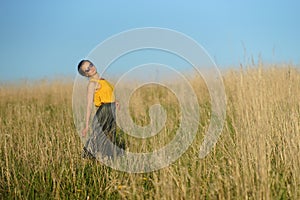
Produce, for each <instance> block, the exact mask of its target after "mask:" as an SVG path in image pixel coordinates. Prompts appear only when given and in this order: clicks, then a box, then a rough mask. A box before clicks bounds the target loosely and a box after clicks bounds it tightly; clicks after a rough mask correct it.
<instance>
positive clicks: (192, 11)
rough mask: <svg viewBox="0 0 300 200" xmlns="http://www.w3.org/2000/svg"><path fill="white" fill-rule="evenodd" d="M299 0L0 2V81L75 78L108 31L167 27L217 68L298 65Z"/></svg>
mask: <svg viewBox="0 0 300 200" xmlns="http://www.w3.org/2000/svg"><path fill="white" fill-rule="evenodd" d="M299 9H300V1H296V0H294V1H291V0H286V1H283V0H282V1H276V0H273V1H259V0H252V1H237V0H233V1H225V0H224V1H222V0H220V1H215V0H213V1H196V0H193V1H179V0H172V1H167V0H165V1H159V0H151V1H150V0H147V1H146V0H130V1H104V0H95V1H83V0H82V1H76V0H73V1H71V0H65V1H58V0H53V1H41V0H39V1H38V0H26V1H17V0H2V1H1V3H0V25H1V31H0V59H1V65H0V81H14V80H18V79H24V78H25V79H39V78H51V77H55V76H68V77H74V76H75V75H76V66H77V63H78V62H79V61H80V60H81V59H82V58H85V57H86V56H87V55H88V54H89V53H90V51H91V50H92V49H93V48H95V47H96V45H98V44H99V43H100V42H102V41H104V40H105V39H107V38H108V37H110V36H112V35H115V34H118V33H120V32H122V31H126V30H129V29H133V28H141V27H162V28H168V29H173V30H176V31H179V32H182V33H184V34H186V35H188V36H190V37H191V38H193V39H194V40H196V41H197V42H198V43H199V44H201V45H202V46H203V47H204V48H205V49H206V50H207V52H208V53H209V54H210V56H211V57H212V58H213V59H214V61H215V62H216V64H217V65H218V66H219V67H220V68H225V67H228V66H232V67H236V66H239V64H240V63H243V64H246V63H247V62H249V60H251V57H253V58H254V59H255V60H257V59H258V58H259V57H260V56H261V58H262V60H263V61H264V62H266V63H290V62H292V63H294V64H299V63H300V54H299V53H300V39H299V35H300V23H299V19H300V13H299Z"/></svg>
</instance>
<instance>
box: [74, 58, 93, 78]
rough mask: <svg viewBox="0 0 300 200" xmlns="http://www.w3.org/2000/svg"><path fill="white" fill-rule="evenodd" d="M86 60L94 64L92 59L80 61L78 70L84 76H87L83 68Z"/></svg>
mask: <svg viewBox="0 0 300 200" xmlns="http://www.w3.org/2000/svg"><path fill="white" fill-rule="evenodd" d="M85 62H89V63H91V64H93V63H92V62H91V61H89V60H81V61H80V62H79V63H78V67H77V70H78V72H79V74H80V75H82V76H86V75H85V72H84V71H83V70H82V69H81V67H82V65H83V64H84V63H85Z"/></svg>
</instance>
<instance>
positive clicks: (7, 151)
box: [0, 65, 300, 199]
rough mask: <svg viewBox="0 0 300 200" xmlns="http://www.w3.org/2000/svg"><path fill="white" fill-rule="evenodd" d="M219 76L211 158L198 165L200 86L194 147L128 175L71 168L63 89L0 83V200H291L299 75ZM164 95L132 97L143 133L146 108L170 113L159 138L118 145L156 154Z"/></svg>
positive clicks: (297, 176) (203, 123)
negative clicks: (219, 114) (219, 111)
mask: <svg viewBox="0 0 300 200" xmlns="http://www.w3.org/2000/svg"><path fill="white" fill-rule="evenodd" d="M222 75H223V78H224V85H225V90H226V97H227V108H226V112H227V113H226V121H225V124H224V128H223V131H222V135H221V137H220V138H219V140H218V143H217V144H216V146H215V147H214V148H213V151H212V152H211V153H210V154H208V156H207V157H205V158H204V159H200V158H199V157H198V154H199V147H200V146H201V143H202V141H203V137H204V135H203V134H204V132H205V130H207V128H208V125H209V122H210V99H209V94H208V91H207V89H206V86H205V84H204V82H203V81H201V80H198V79H197V80H196V79H195V81H193V82H192V83H191V84H192V85H193V88H194V90H195V91H196V93H197V96H198V100H199V103H200V121H199V129H198V133H197V136H196V139H195V140H194V141H193V143H192V145H191V146H190V147H189V149H188V150H187V151H186V152H185V153H184V154H183V155H182V156H181V157H180V158H179V159H178V160H177V161H176V162H174V163H172V164H171V165H170V166H169V167H166V168H163V169H160V170H157V171H153V172H149V173H138V174H134V173H126V172H120V171H116V170H113V169H111V168H109V167H106V166H104V165H102V164H101V163H100V162H97V161H91V160H84V159H82V158H81V149H82V147H83V144H82V142H81V140H80V137H79V135H78V133H77V131H76V128H75V125H74V120H73V113H72V87H73V82H72V81H62V80H57V81H47V80H41V81H37V82H33V83H31V82H21V83H16V84H5V83H2V84H1V87H0V137H1V140H0V199H300V71H299V68H296V67H294V66H291V65H281V66H272V67H262V66H255V67H249V68H240V69H235V70H227V71H226V72H224V73H223V74H222ZM164 90H165V89H163V88H151V87H145V88H142V89H141V90H138V91H137V92H136V93H135V94H134V95H135V97H134V98H133V99H135V100H134V101H132V102H131V114H132V116H133V119H134V120H135V121H136V123H138V124H140V125H144V124H147V123H149V117H148V115H147V113H146V112H145V110H147V109H148V108H149V106H150V104H152V103H155V102H160V103H161V104H163V105H164V107H165V108H166V110H167V111H169V112H170V113H168V120H167V123H166V127H165V128H164V130H163V131H162V132H161V134H159V135H157V136H155V137H153V138H151V139H149V141H138V140H135V139H133V138H130V137H126V138H125V140H126V142H127V143H128V145H129V146H130V147H129V149H130V150H131V151H133V152H134V151H137V152H140V151H147V150H153V149H159V148H161V147H162V146H164V145H165V144H166V143H168V142H169V140H170V138H172V134H173V132H174V127H176V125H177V124H178V123H179V122H178V121H179V119H180V117H179V115H180V111H179V110H178V106H176V105H178V104H177V103H176V99H175V100H174V96H172V94H168V91H164ZM157 94H159V95H157ZM143 100H147V102H148V103H147V104H145V103H143V102H144V101H143Z"/></svg>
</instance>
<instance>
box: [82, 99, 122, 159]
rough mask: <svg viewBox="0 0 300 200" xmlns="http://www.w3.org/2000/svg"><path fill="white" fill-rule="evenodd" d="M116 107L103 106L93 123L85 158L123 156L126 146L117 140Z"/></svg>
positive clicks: (112, 105)
mask: <svg viewBox="0 0 300 200" xmlns="http://www.w3.org/2000/svg"><path fill="white" fill-rule="evenodd" d="M116 127H117V125H116V105H115V103H106V104H102V105H101V106H100V107H99V108H98V110H97V112H96V114H95V116H94V118H93V122H92V129H93V131H92V134H91V135H89V137H88V139H87V141H86V143H85V146H84V148H83V152H82V157H83V158H90V159H95V158H105V157H107V158H110V159H113V158H114V157H115V156H119V155H120V154H121V152H122V151H121V149H120V148H122V149H123V150H124V149H125V145H124V144H123V143H122V144H121V142H120V140H119V141H117V138H116Z"/></svg>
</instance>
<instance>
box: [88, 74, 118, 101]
mask: <svg viewBox="0 0 300 200" xmlns="http://www.w3.org/2000/svg"><path fill="white" fill-rule="evenodd" d="M90 81H91V82H95V83H96V84H95V91H94V104H95V106H96V107H99V106H101V105H102V104H104V103H112V102H115V97H114V87H113V86H112V85H111V84H110V83H109V82H108V81H107V80H105V79H91V80H90Z"/></svg>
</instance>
